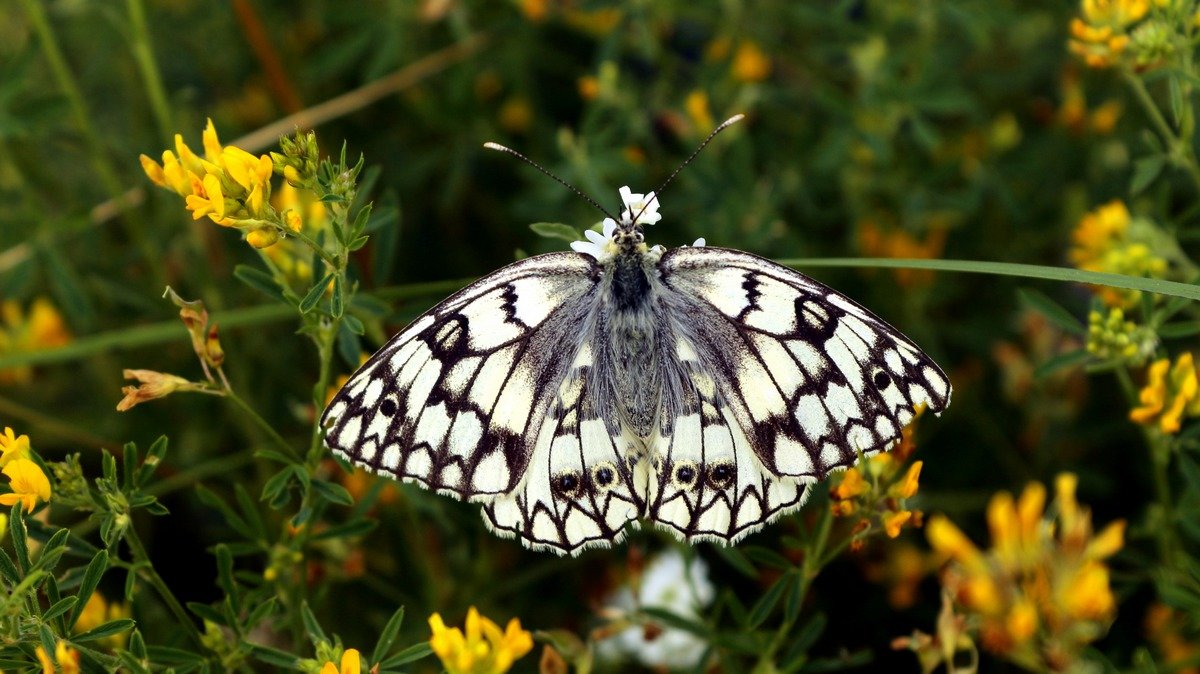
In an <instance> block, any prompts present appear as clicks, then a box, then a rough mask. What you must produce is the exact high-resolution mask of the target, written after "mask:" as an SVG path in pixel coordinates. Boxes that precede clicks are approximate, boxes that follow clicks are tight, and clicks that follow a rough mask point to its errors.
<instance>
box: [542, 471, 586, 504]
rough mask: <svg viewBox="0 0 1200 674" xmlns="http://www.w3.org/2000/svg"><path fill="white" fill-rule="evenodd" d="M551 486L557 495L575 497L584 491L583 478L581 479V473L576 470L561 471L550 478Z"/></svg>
mask: <svg viewBox="0 0 1200 674" xmlns="http://www.w3.org/2000/svg"><path fill="white" fill-rule="evenodd" d="M550 488H551V489H552V490H553V491H554V494H555V496H558V497H560V498H575V497H576V496H579V494H580V493H581V492H582V491H583V480H581V479H579V473H576V472H575V471H570V472H567V473H559V474H558V475H555V476H554V477H553V478H551V479H550Z"/></svg>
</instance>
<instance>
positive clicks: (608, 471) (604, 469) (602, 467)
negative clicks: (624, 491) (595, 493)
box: [592, 461, 617, 489]
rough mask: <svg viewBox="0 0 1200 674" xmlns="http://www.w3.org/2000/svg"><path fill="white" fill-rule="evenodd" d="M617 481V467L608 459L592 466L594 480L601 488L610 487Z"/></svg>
mask: <svg viewBox="0 0 1200 674" xmlns="http://www.w3.org/2000/svg"><path fill="white" fill-rule="evenodd" d="M616 481H617V467H616V466H615V465H613V464H612V463H609V462H608V461H605V462H604V463H599V464H596V466H595V467H594V468H592V482H593V483H594V484H595V485H596V486H597V487H599V488H600V489H608V488H610V487H612V486H613V484H614V483H616Z"/></svg>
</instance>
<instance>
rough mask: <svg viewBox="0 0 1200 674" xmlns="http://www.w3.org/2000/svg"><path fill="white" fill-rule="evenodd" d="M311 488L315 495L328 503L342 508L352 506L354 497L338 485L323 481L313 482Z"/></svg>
mask: <svg viewBox="0 0 1200 674" xmlns="http://www.w3.org/2000/svg"><path fill="white" fill-rule="evenodd" d="M312 486H313V489H314V490H316V492H317V494H319V495H320V496H321V497H322V498H324V499H325V500H326V501H329V502H330V503H336V504H338V505H344V506H350V505H354V497H353V496H351V495H350V492H349V491H348V490H347V489H346V488H345V487H343V486H342V485H340V484H334V483H333V482H326V481H325V480H313V481H312Z"/></svg>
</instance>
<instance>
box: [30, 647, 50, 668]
mask: <svg viewBox="0 0 1200 674" xmlns="http://www.w3.org/2000/svg"><path fill="white" fill-rule="evenodd" d="M33 654H34V655H36V656H37V659H38V663H40V664H41V665H42V674H54V660H52V659H50V654H49V653H47V652H46V649H45V648H42V646H41V644H38V646H37V648H35V649H33Z"/></svg>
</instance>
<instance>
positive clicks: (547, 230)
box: [529, 222, 585, 241]
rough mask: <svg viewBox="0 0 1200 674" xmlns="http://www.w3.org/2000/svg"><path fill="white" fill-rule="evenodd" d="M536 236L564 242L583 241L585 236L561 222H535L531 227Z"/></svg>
mask: <svg viewBox="0 0 1200 674" xmlns="http://www.w3.org/2000/svg"><path fill="white" fill-rule="evenodd" d="M529 229H532V230H533V233H534V234H537V235H538V236H543V237H546V238H547V239H562V240H563V241H583V240H585V239H584V238H583V235H582V234H580V233H579V230H577V229H575V228H574V227H572V226H570V225H565V224H563V223H561V222H535V223H533V224H532V225H530V226H529Z"/></svg>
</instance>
